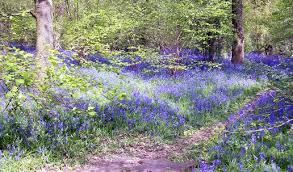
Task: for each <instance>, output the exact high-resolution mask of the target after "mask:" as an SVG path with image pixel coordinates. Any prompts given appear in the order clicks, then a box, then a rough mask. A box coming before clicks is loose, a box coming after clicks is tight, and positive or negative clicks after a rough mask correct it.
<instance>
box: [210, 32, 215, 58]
mask: <svg viewBox="0 0 293 172" xmlns="http://www.w3.org/2000/svg"><path fill="white" fill-rule="evenodd" d="M208 37H209V38H208V61H210V62H214V60H215V56H216V39H215V38H214V37H213V34H212V33H211V32H208Z"/></svg>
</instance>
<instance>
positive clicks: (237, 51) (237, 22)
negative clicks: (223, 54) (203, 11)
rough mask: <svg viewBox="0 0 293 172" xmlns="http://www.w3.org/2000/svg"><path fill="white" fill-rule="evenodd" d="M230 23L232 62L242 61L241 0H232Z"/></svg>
mask: <svg viewBox="0 0 293 172" xmlns="http://www.w3.org/2000/svg"><path fill="white" fill-rule="evenodd" d="M232 14H233V17H232V24H233V27H234V42H233V47H232V59H231V61H232V63H234V64H237V63H243V60H244V29H243V2H242V0H232Z"/></svg>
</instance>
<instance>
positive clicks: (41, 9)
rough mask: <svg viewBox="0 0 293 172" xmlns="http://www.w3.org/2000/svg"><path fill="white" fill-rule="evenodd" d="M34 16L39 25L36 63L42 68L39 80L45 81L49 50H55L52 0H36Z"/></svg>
mask: <svg viewBox="0 0 293 172" xmlns="http://www.w3.org/2000/svg"><path fill="white" fill-rule="evenodd" d="M32 15H33V16H34V17H35V18H36V23H37V43H36V50H37V52H36V62H37V65H38V66H39V67H40V70H39V73H38V79H43V78H44V76H45V69H46V68H47V67H48V65H49V62H48V55H49V50H50V49H52V48H53V41H54V40H53V2H52V0H35V11H34V12H32Z"/></svg>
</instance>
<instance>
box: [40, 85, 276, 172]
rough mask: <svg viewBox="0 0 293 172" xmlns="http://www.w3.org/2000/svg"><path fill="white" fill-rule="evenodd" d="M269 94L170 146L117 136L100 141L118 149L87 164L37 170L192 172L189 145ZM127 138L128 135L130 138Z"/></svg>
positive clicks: (222, 127) (212, 133)
mask: <svg viewBox="0 0 293 172" xmlns="http://www.w3.org/2000/svg"><path fill="white" fill-rule="evenodd" d="M268 92H272V91H263V92H260V93H259V94H257V96H256V97H255V98H254V99H253V100H252V101H250V102H249V103H247V104H246V105H245V106H243V107H242V108H241V109H239V111H238V112H240V111H241V112H243V113H241V114H242V115H241V116H240V115H239V114H240V113H238V112H237V113H235V116H234V117H233V118H229V119H227V120H226V121H223V122H218V123H215V124H213V125H210V126H208V127H203V128H200V129H198V130H195V131H191V132H189V133H188V134H186V135H185V136H184V137H181V138H178V139H175V140H173V141H172V142H170V143H158V142H156V141H155V140H154V139H150V138H148V137H145V136H142V135H136V136H134V135H131V134H121V135H120V136H119V137H116V141H113V140H104V141H103V144H105V145H109V144H113V143H111V142H115V143H114V144H116V145H117V146H118V149H115V150H104V151H103V152H104V153H101V154H99V155H90V156H89V157H88V160H87V163H86V164H85V165H83V166H80V167H74V168H69V167H66V168H64V169H63V170H53V169H51V170H50V169H48V168H47V169H43V170H41V171H66V172H84V171H93V172H94V171H95V172H122V171H123V172H125V171H126V172H127V171H131V172H132V171H135V172H136V171H137V172H164V171H192V169H193V168H196V164H195V163H194V161H193V160H188V158H184V157H185V155H186V153H187V152H188V151H189V150H190V149H191V148H192V146H193V145H195V144H198V143H201V142H204V141H207V140H209V139H211V138H213V137H215V136H217V135H219V134H221V133H223V132H225V127H226V126H227V125H229V124H231V123H233V122H235V121H236V120H237V119H239V118H240V117H242V116H243V115H248V114H249V113H247V112H249V111H251V110H253V109H254V108H255V104H256V102H257V100H258V99H259V98H260V97H261V96H262V95H263V94H267V93H268ZM130 135H131V136H130ZM129 136H130V137H132V138H134V139H133V140H132V142H131V143H127V141H126V140H127V138H128V137H129ZM172 157H180V158H182V159H181V160H179V162H178V160H177V161H176V162H175V161H171V160H170V159H172Z"/></svg>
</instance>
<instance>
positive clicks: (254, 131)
mask: <svg viewBox="0 0 293 172" xmlns="http://www.w3.org/2000/svg"><path fill="white" fill-rule="evenodd" d="M291 121H293V119H289V120H288V121H285V122H283V123H281V124H279V125H276V126H273V127H270V128H262V129H258V130H248V131H244V132H245V133H246V134H251V133H256V132H260V131H266V130H272V129H275V128H279V127H282V126H284V125H286V124H289V123H290V122H291ZM224 132H225V133H234V134H236V133H241V132H240V131H238V132H237V131H234V132H233V131H227V130H225V131H224Z"/></svg>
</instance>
